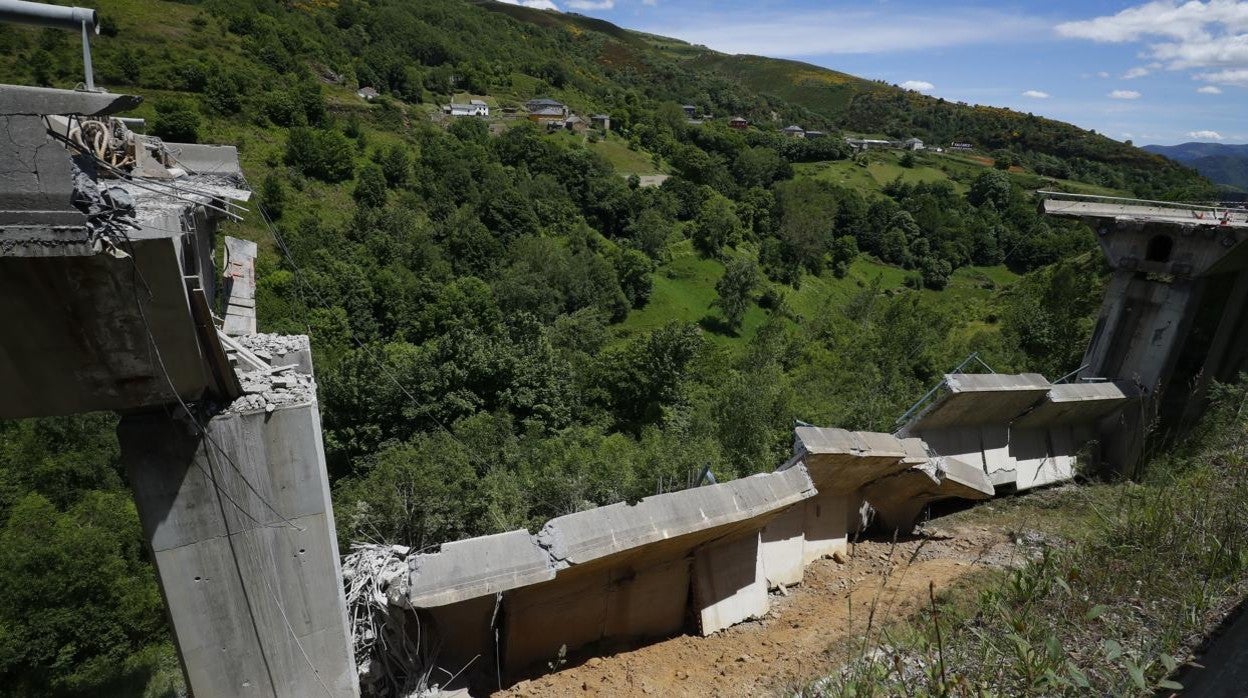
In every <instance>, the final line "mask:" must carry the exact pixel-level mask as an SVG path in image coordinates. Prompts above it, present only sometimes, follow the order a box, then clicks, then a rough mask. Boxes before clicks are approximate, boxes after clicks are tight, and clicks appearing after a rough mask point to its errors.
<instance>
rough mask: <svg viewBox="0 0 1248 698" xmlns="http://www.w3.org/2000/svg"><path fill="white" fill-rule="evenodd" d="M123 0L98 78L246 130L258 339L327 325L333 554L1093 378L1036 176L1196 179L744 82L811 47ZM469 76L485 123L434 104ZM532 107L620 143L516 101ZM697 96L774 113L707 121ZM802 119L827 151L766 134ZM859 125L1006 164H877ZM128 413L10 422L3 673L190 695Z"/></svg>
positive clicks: (1062, 229) (605, 496) (578, 26)
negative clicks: (800, 428) (998, 395)
mask: <svg viewBox="0 0 1248 698" xmlns="http://www.w3.org/2000/svg"><path fill="white" fill-rule="evenodd" d="M98 4H99V6H100V9H101V13H102V15H103V17H104V20H105V24H104V27H103V32H102V36H101V37H100V38H99V39H98V40H97V41H96V42H95V52H96V53H95V57H96V66H97V82H99V83H100V84H103V85H105V86H107V87H108V88H109V89H111V90H113V91H117V92H132V93H136V94H140V95H142V96H144V97H145V98H146V102H145V104H144V105H143V106H142V107H141V108H140V110H139V111H138V115H140V116H144V117H146V118H147V119H148V123H149V127H150V128H149V132H151V133H154V134H156V135H159V136H161V137H164V138H166V139H168V140H171V141H182V140H199V141H204V142H220V143H232V144H236V145H237V146H238V147H239V150H240V153H241V156H242V160H243V165H244V170H245V173H246V176H247V178H248V179H249V181H250V183H251V184H252V185H253V186H254V187H255V189H256V190H257V191H258V194H259V196H258V200H257V203H258V204H259V205H260V206H259V208H256V209H254V210H253V215H252V216H251V217H250V218H249V219H248V220H247V221H246V222H245V223H244V224H242V225H233V224H232V225H230V226H227V227H226V229H225V230H224V232H225V233H226V234H230V235H235V236H241V237H247V238H250V239H253V240H255V241H257V242H258V243H259V244H260V245H261V257H260V260H259V263H258V283H259V288H258V312H259V316H260V323H261V327H262V329H264V330H266V331H279V332H307V333H310V334H311V336H312V340H313V347H314V352H315V360H316V366H317V376H318V379H319V383H320V385H319V397H320V401H321V410H322V416H323V420H324V434H325V441H326V444H325V445H326V451H327V455H328V458H329V462H330V468H331V478H332V481H333V485H334V497H335V509H336V513H337V521H338V527H339V531H340V533H341V536H342V538H343V540H344V541H345V540H351V539H359V538H367V539H374V540H376V539H385V540H393V541H396V542H402V543H404V544H408V545H413V546H417V547H420V546H425V545H429V544H432V543H437V542H440V541H444V540H449V539H454V538H456V537H462V536H469V535H476V534H480V533H487V532H493V531H499V530H506V529H509V528H514V527H519V526H535V525H537V524H539V523H540V522H542V521H543V520H545V519H546V518H549V517H553V516H558V515H561V514H565V513H568V512H571V511H576V510H579V509H583V508H586V507H590V506H595V505H601V504H605V503H608V502H613V501H619V500H623V499H636V498H638V497H642V496H645V495H647V494H652V493H654V492H658V491H666V490H671V489H676V488H681V487H685V486H688V485H689V484H690V482H691V478H693V477H695V476H696V474H697V473H698V472H699V471H700V470H701V469H702V468H703V467H705V466H710V467H711V468H712V469H713V470H714V472H715V473H716V474H717V475H718V476H719V477H720V479H726V478H732V477H736V476H740V475H745V474H748V473H752V472H757V471H761V470H767V469H771V468H773V467H775V465H776V464H777V463H779V462H780V461H781V460H783V458H784V457H785V455H786V453H787V451H788V448H789V441H790V438H791V428H792V424H793V420H794V419H795V418H796V419H803V420H807V421H810V422H815V423H820V424H835V425H839V426H843V427H848V428H873V429H882V430H889V429H891V427H892V426H893V420H894V419H896V418H897V416H898V415H900V414H901V412H902V411H903V410H904V409H905V408H906V407H907V406H908V405H909V404H910V403H911V402H912V401H913V400H914V399H916V398H917V397H918V396H920V395H921V394H922V393H923V392H924V391H925V390H926V389H927V388H929V387H930V386H931V385H932V384H933V383H934V382H935V381H937V380H939V376H940V375H941V373H942V372H944V371H946V370H948V369H949V368H950V367H952V366H953V365H955V364H956V363H957V362H958V361H959V360H960V359H962V358H963V357H964V356H965V355H966V354H967V353H969V352H970V351H972V350H977V351H979V352H980V353H981V356H983V357H984V358H985V359H986V360H987V361H988V362H989V363H991V364H992V365H993V366H994V368H996V369H997V370H999V371H1003V370H1023V369H1027V370H1035V371H1040V372H1043V373H1046V374H1048V375H1049V376H1050V377H1056V376H1057V375H1061V374H1063V373H1066V372H1067V371H1068V370H1070V369H1072V368H1074V367H1075V366H1076V365H1077V363H1078V360H1079V356H1080V353H1081V352H1082V348H1083V345H1084V341H1085V338H1086V336H1087V335H1088V333H1089V331H1090V321H1089V316H1090V314H1091V312H1092V311H1093V309H1094V308H1095V306H1096V304H1097V302H1098V298H1099V283H1100V278H1101V274H1100V266H1099V263H1100V262H1099V260H1100V258H1099V255H1098V254H1096V253H1094V252H1092V251H1091V250H1092V248H1093V245H1092V240H1091V235H1090V233H1089V232H1088V231H1086V230H1085V229H1083V228H1081V227H1079V226H1078V225H1074V224H1069V223H1064V222H1058V221H1050V220H1046V219H1044V218H1042V217H1040V216H1039V215H1037V213H1036V206H1035V202H1034V201H1033V199H1032V196H1031V194H1030V193H1029V191H1028V189H1029V188H1034V187H1036V186H1047V185H1049V183H1052V182H1056V183H1057V184H1058V185H1061V186H1071V187H1111V188H1114V189H1118V190H1124V191H1134V192H1136V193H1144V194H1149V195H1154V196H1157V195H1162V194H1165V193H1167V192H1173V193H1176V195H1178V194H1181V193H1183V192H1188V191H1191V190H1193V189H1199V188H1202V187H1204V186H1206V185H1207V183H1206V182H1204V180H1201V179H1200V178H1199V177H1197V176H1195V175H1194V174H1193V173H1191V172H1190V171H1188V170H1185V169H1182V168H1179V167H1177V166H1173V165H1169V164H1166V161H1164V160H1161V159H1159V158H1154V157H1153V156H1148V155H1144V154H1140V153H1138V152H1137V151H1134V150H1133V149H1130V148H1127V147H1126V146H1122V145H1120V144H1115V143H1113V142H1112V141H1108V140H1107V139H1103V138H1100V137H1098V136H1093V135H1091V134H1087V133H1085V132H1082V131H1079V130H1078V129H1075V128H1074V127H1071V126H1067V125H1061V124H1056V123H1055V122H1048V121H1045V120H1041V119H1034V118H1032V117H1026V116H1023V115H1014V114H1011V113H1006V112H1001V111H999V110H996V111H986V112H985V111H984V110H975V109H969V108H963V107H959V106H957V105H946V106H942V107H939V108H935V107H932V103H931V102H923V101H921V100H926V99H927V98H920V97H918V96H916V95H911V94H907V93H903V92H901V91H898V90H895V89H894V88H891V87H888V86H882V85H876V84H874V83H868V82H864V81H860V80H857V79H854V78H849V77H844V80H845V82H844V83H843V84H848V85H850V86H851V87H852V89H841V88H836V89H841V92H839V93H837V94H841V97H837V98H835V99H833V98H831V97H828V98H824V97H820V98H819V100H816V99H814V98H813V97H809V98H808V97H807V96H805V95H808V94H814V92H812V91H811V90H808V89H802V90H792V91H788V90H780V89H779V87H781V86H782V84H783V82H782V81H780V80H769V81H768V84H769V85H770V87H769V88H768V89H771V90H775V91H774V92H769V91H762V90H761V89H760V90H758V91H756V90H755V89H754V87H752V85H753V84H754V83H751V82H750V81H749V80H744V79H741V77H740V76H741V75H742V73H740V72H739V71H741V70H745V69H746V68H745V67H748V66H761V68H758V69H759V70H763V69H766V70H784V71H789V70H796V69H797V68H795V67H794V64H791V63H782V62H767V61H764V60H762V59H752V58H734V57H723V56H718V55H715V54H710V53H708V52H706V51H705V50H702V49H697V48H696V47H691V46H688V45H685V44H680V43H679V42H675V41H671V40H664V39H661V38H658V37H649V36H644V35H639V34H633V33H630V32H626V31H624V30H621V29H619V28H616V27H613V26H611V25H607V24H605V23H602V22H597V21H593V20H589V19H586V18H583V17H572V16H564V15H556V14H551V13H541V12H535V11H530V10H525V9H523V8H518V7H515V6H512V5H503V4H498V3H488V2H482V3H473V2H465V1H463V0H422V1H421V2H418V3H416V2H409V1H407V0H372V1H369V2H275V1H272V0H206V1H205V2H201V3H182V2H156V1H152V0H111V1H108V2H100V3H98ZM77 41H78V39H77V37H76V36H75V35H72V34H66V33H61V32H57V31H54V30H38V29H29V28H22V27H10V26H3V25H0V80H3V81H4V82H9V83H18V84H39V85H54V86H60V87H72V86H73V85H74V84H75V83H76V82H78V81H80V80H81V67H80V60H81V59H80V54H79V48H78V44H77ZM743 66H745V67H743ZM799 67H800V66H799ZM800 68H801V70H802V71H807V72H812V73H814V74H815V75H814V77H810V78H801V79H803V80H805V79H810V80H816V81H820V80H822V81H825V82H834V81H835V80H839V79H841V78H835V80H834V77H828V76H836V75H837V74H834V73H830V72H829V71H822V72H821V71H820V69H814V68H810V67H800ZM751 70H753V68H751ZM795 79H796V78H795ZM797 84H801V85H805V84H806V83H797ZM837 84H842V83H837ZM361 86H373V87H376V88H377V89H378V90H379V91H380V92H381V93H382V96H381V97H380V98H379V99H378V100H376V101H374V102H366V101H365V100H363V99H361V98H359V97H357V95H356V90H357V89H358V88H359V87H361ZM760 87H761V85H760ZM829 89H831V88H829ZM842 93H843V94H842ZM466 95H469V96H480V97H481V98H484V99H486V100H487V101H488V102H489V103H490V104H491V105H492V106H493V107H494V109H495V115H494V116H491V118H490V119H489V120H479V119H471V118H468V119H458V120H453V121H452V120H449V119H444V118H443V117H442V116H441V114H440V109H439V105H441V104H444V103H446V102H448V101H450V100H451V99H452V98H455V99H463V98H464V97H465V96H466ZM543 96H548V97H553V98H555V99H559V100H561V101H563V102H566V103H567V104H568V105H569V106H570V107H571V108H572V109H573V111H574V112H576V113H577V114H582V115H590V114H595V113H599V112H602V113H608V114H610V115H611V120H612V127H611V132H610V133H609V134H602V133H596V132H592V131H591V132H588V133H583V134H582V133H570V132H561V133H557V134H549V133H547V132H546V130H545V129H543V128H539V127H537V126H535V125H532V124H529V123H527V122H526V121H525V120H524V119H522V118H511V117H510V116H508V114H509V112H507V111H505V110H507V109H510V108H512V107H518V106H520V105H521V104H522V103H523V102H524V101H525V100H527V99H531V98H535V97H543ZM820 100H822V101H820ZM837 100H841V101H837ZM690 101H692V102H694V103H695V104H696V105H698V106H699V107H700V108H701V109H702V110H705V111H709V112H711V113H714V114H718V115H727V114H735V113H740V114H744V115H747V116H749V117H751V118H752V119H754V120H755V122H756V127H755V128H752V129H750V130H747V131H734V130H731V129H729V128H727V127H726V125H725V124H724V122H723V120H722V119H717V120H711V121H708V122H707V123H704V124H700V125H698V124H689V123H687V121H686V118H685V116H684V113H683V112H682V111H681V110H680V106H679V105H680V104H683V103H686V102H690ZM773 112H774V113H775V114H776V115H777V116H778V117H779V118H778V119H776V120H775V121H772V120H771V116H770V115H771V114H772V113H773ZM980 112H984V113H983V114H981V113H980ZM925 113H930V114H933V115H944V116H940V119H938V120H933V121H931V123H925V122H922V121H921V118H926V117H922V114H925ZM933 118H935V117H933ZM880 120H882V121H883V122H884V123H883V125H880V123H878V122H879V121H880ZM795 121H798V122H801V123H803V124H804V125H806V126H807V127H816V126H817V127H822V128H824V129H827V130H828V131H829V132H830V133H829V137H828V138H825V139H822V140H810V141H804V140H795V139H788V138H784V137H782V136H780V135H779V134H778V133H777V132H776V128H777V127H778V126H781V125H784V124H786V123H791V122H795ZM868 121H871V123H872V125H871V127H870V129H868V128H867V122H868ZM839 128H849V129H856V130H862V131H867V130H870V131H872V132H876V131H884V132H890V133H896V135H909V134H910V133H911V132H914V133H918V134H920V135H922V136H924V137H929V138H933V139H942V138H947V137H949V134H950V133H953V132H954V129H959V131H958V132H959V133H960V135H962V136H966V137H969V138H974V139H976V140H977V141H978V142H979V143H981V144H982V145H983V147H985V148H991V149H994V150H996V151H1000V152H989V153H988V155H987V156H986V157H985V159H984V160H983V161H976V160H966V159H964V160H957V159H952V158H946V159H942V158H941V157H939V156H937V155H934V154H933V155H919V156H912V157H911V158H910V159H909V160H907V159H906V158H905V157H904V156H901V155H898V154H887V155H874V154H868V155H866V156H859V157H858V158H854V159H851V157H850V156H851V154H850V153H849V152H848V151H847V149H846V147H845V145H844V144H843V141H842V139H841V138H840V133H839V132H837V129H839ZM994 129H995V130H994ZM1011 129H1015V130H1017V131H1018V134H1019V135H1018V136H1014V135H1010V134H1013V133H1014V130H1011ZM963 131H965V132H963ZM994 133H996V134H997V135H996V136H994V135H993V134H994ZM929 134H930V135H929ZM1003 134H1004V135H1003ZM994 160H995V161H996V162H995V164H997V165H998V166H1000V167H1004V168H1008V169H996V168H994V167H991V166H990V165H991V164H993V161H994ZM864 172H865V173H866V176H867V178H868V179H863V178H862V177H861V176H860V175H861V174H862V173H864ZM657 173H662V174H666V175H670V177H669V178H668V179H667V180H666V181H665V182H664V183H663V184H662V186H653V187H652V186H642V185H641V184H642V183H641V181H640V180H639V179H634V178H630V177H626V176H625V175H630V174H647V175H650V174H657ZM1067 178H1069V179H1071V180H1078V181H1077V182H1074V183H1071V182H1068V181H1065V180H1066V179H1067ZM261 210H262V211H263V213H264V216H262V215H260V214H261ZM266 217H267V218H268V219H271V220H272V224H271V225H269V224H267V223H266ZM1020 274H1025V276H1022V277H1021V278H1020V276H1019V275H1020ZM112 424H113V419H112V418H111V417H110V416H108V415H87V416H78V417H67V418H61V419H49V420H30V421H25V422H19V423H0V694H14V695H43V694H82V695H115V694H128V693H136V692H141V691H142V690H143V687H144V686H147V687H148V691H149V693H148V694H149V695H163V694H164V692H165V691H166V690H171V687H172V686H173V685H175V684H176V683H177V681H178V674H177V671H176V665H175V664H172V663H171V649H170V647H169V645H168V642H167V634H166V632H165V630H164V629H163V627H162V625H161V621H160V618H161V616H160V610H159V596H158V593H157V591H156V586H155V583H154V581H153V577H152V574H151V570H150V569H149V568H148V567H147V566H146V563H145V557H144V555H145V553H144V551H143V549H142V545H141V539H140V537H139V532H138V525H137V520H136V517H135V514H134V509H133V506H132V505H131V504H130V503H129V499H128V496H127V495H126V491H125V477H124V471H123V469H122V468H120V467H119V464H118V462H117V461H118V459H117V452H116V442H115V439H114V437H113V435H112V432H111V428H112ZM67 579H72V584H70V583H69V582H67V581H66V580H67ZM41 589H55V590H56V591H55V592H54V593H36V592H37V590H41ZM84 635H85V636H86V637H84Z"/></svg>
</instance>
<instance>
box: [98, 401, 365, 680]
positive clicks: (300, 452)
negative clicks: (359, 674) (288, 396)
mask: <svg viewBox="0 0 1248 698" xmlns="http://www.w3.org/2000/svg"><path fill="white" fill-rule="evenodd" d="M197 431H198V430H197V428H196V427H195V425H194V424H192V423H191V422H190V421H189V420H186V419H183V418H176V417H174V416H172V415H171V413H170V412H167V411H160V412H153V413H144V414H135V415H129V416H126V417H124V418H123V419H122V422H121V424H120V426H119V427H118V440H119V442H120V444H121V453H122V460H123V461H124V462H125V463H126V467H127V471H128V473H129V478H130V482H131V485H132V487H133V489H134V497H135V502H136V504H137V505H138V511H139V518H140V520H141V522H142V524H143V530H144V533H145V534H146V537H147V540H148V542H149V544H150V546H151V549H152V553H153V558H154V560H155V563H156V572H157V577H158V579H159V581H160V585H161V589H162V591H163V593H164V596H165V601H166V603H167V605H168V608H169V615H170V618H171V619H172V621H173V623H172V625H173V633H174V640H175V642H176V644H177V647H178V651H179V653H180V654H181V656H182V660H183V666H184V668H185V671H186V676H187V681H188V688H189V689H190V690H191V691H192V692H193V693H194V694H195V695H196V696H199V697H201V698H205V697H211V696H240V695H259V696H292V697H295V696H310V695H326V694H327V693H328V695H332V696H355V695H357V694H358V684H357V680H356V672H355V661H354V657H353V654H352V648H351V641H350V636H349V633H348V630H347V617H346V603H345V600H344V596H343V588H342V584H341V582H340V580H341V578H342V572H341V568H340V562H339V557H338V544H337V539H336V537H335V535H334V522H333V508H332V505H331V503H330V498H329V484H328V481H327V479H326V471H325V460H324V453H323V450H322V447H321V431H320V416H319V414H318V410H317V408H316V404H315V403H307V404H303V405H296V406H288V407H282V408H279V409H276V410H275V411H273V412H272V413H269V414H266V413H265V412H263V411H261V412H252V413H246V414H241V413H226V414H223V415H219V416H217V417H214V418H212V419H210V420H207V423H206V424H205V433H204V434H203V435H200V434H198V433H197Z"/></svg>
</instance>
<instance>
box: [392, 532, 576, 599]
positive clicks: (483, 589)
mask: <svg viewBox="0 0 1248 698" xmlns="http://www.w3.org/2000/svg"><path fill="white" fill-rule="evenodd" d="M408 564H409V565H410V567H411V570H412V571H411V584H410V586H409V590H408V599H409V600H410V602H411V604H412V606H414V607H416V608H429V607H433V606H445V605H447V604H452V603H457V602H460V601H466V600H468V599H473V598H477V597H480V596H491V597H493V595H494V594H497V593H499V592H502V591H508V590H511V589H515V588H517V587H522V586H527V585H530V584H537V583H539V582H545V581H548V580H551V579H554V578H555V568H554V565H552V564H551V559H550V555H549V554H547V552H546V551H545V550H543V549H542V548H541V547H539V546H538V545H537V543H536V542H535V541H534V540H533V536H531V535H529V532H528V531H525V530H523V529H522V530H519V531H511V532H509V533H499V534H496V535H492V536H482V537H480V538H469V539H468V540H461V541H456V542H454V543H443V544H442V548H441V550H439V551H437V552H431V553H421V554H419V555H413V556H412V557H411V558H410V559H409V561H408Z"/></svg>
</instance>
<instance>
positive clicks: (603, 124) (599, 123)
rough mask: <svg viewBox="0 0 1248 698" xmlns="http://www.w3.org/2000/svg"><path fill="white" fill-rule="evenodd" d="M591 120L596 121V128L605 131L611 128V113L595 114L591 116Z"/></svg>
mask: <svg viewBox="0 0 1248 698" xmlns="http://www.w3.org/2000/svg"><path fill="white" fill-rule="evenodd" d="M589 120H590V121H592V122H593V123H594V128H596V129H599V130H601V131H604V132H605V131H610V130H611V116H610V115H609V114H594V115H593V116H591V117H589Z"/></svg>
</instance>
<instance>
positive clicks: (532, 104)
mask: <svg viewBox="0 0 1248 698" xmlns="http://www.w3.org/2000/svg"><path fill="white" fill-rule="evenodd" d="M524 108H525V110H526V111H528V112H529V114H534V113H537V112H542V113H550V112H552V111H554V110H557V111H558V112H559V118H561V119H566V118H568V114H569V113H571V112H570V110H569V109H568V106H567V105H566V104H564V103H563V102H560V101H558V100H554V99H551V98H549V97H541V98H538V99H530V100H529V101H527V102H525V103H524Z"/></svg>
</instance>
